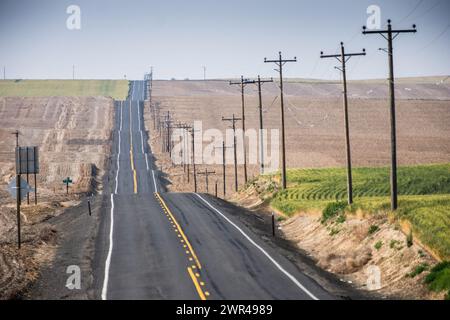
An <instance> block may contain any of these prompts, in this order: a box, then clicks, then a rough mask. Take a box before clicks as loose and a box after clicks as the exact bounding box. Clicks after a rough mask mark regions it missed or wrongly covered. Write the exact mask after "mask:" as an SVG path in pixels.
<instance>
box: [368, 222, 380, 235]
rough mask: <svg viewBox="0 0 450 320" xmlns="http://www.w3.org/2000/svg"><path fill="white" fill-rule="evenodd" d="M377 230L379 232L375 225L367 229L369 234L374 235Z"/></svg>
mask: <svg viewBox="0 0 450 320" xmlns="http://www.w3.org/2000/svg"><path fill="white" fill-rule="evenodd" d="M378 230H380V227H378V226H377V225H374V224H373V225H371V226H370V227H369V234H374V233H375V232H377V231H378Z"/></svg>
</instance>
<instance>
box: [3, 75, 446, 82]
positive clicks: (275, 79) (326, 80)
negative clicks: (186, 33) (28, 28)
mask: <svg viewBox="0 0 450 320" xmlns="http://www.w3.org/2000/svg"><path fill="white" fill-rule="evenodd" d="M253 78H255V77H249V78H248V79H253ZM272 78H273V80H274V81H279V79H278V77H272ZM420 78H426V79H433V78H444V79H445V78H450V74H442V75H427V76H406V77H395V79H396V80H401V79H420ZM236 79H239V78H236V77H234V78H233V77H230V78H207V79H199V78H192V79H190V78H184V79H177V78H165V79H163V78H159V79H158V78H154V79H153V81H199V82H203V81H229V80H236ZM29 80H31V81H47V80H48V81H108V80H111V81H120V80H124V81H142V80H143V77H142V78H140V79H120V78H116V79H114V78H111V79H107V78H79V79H77V78H75V79H68V78H17V79H0V81H29ZM283 80H299V81H302V80H306V81H308V80H309V81H324V82H341V80H339V79H318V78H301V77H283ZM374 80H387V77H386V78H362V79H355V78H353V79H351V80H348V81H374Z"/></svg>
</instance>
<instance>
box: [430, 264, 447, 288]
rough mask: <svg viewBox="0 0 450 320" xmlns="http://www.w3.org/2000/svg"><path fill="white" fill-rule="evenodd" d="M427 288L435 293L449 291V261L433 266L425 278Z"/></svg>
mask: <svg viewBox="0 0 450 320" xmlns="http://www.w3.org/2000/svg"><path fill="white" fill-rule="evenodd" d="M425 283H426V284H427V285H428V288H429V289H430V290H432V291H435V292H440V291H443V290H446V291H448V290H450V261H443V262H441V263H438V264H437V265H435V266H434V267H433V268H432V269H431V270H430V273H429V274H428V275H427V276H426V277H425Z"/></svg>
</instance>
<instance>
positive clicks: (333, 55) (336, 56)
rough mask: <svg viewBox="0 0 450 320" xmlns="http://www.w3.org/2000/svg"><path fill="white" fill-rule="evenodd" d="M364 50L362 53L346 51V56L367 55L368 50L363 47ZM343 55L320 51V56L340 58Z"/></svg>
mask: <svg viewBox="0 0 450 320" xmlns="http://www.w3.org/2000/svg"><path fill="white" fill-rule="evenodd" d="M363 51H364V52H360V53H346V54H345V56H346V57H355V56H365V55H366V52H365V51H366V50H365V49H363ZM341 56H342V55H340V54H330V55H324V54H323V52H321V53H320V58H322V59H323V58H340V57H341Z"/></svg>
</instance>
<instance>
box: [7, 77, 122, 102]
mask: <svg viewBox="0 0 450 320" xmlns="http://www.w3.org/2000/svg"><path fill="white" fill-rule="evenodd" d="M127 95H128V81H127V80H0V96H3V97H48V96H67V97H73V96H83V97H85V96H106V97H112V98H114V99H117V100H124V99H125V98H126V97H127Z"/></svg>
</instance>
